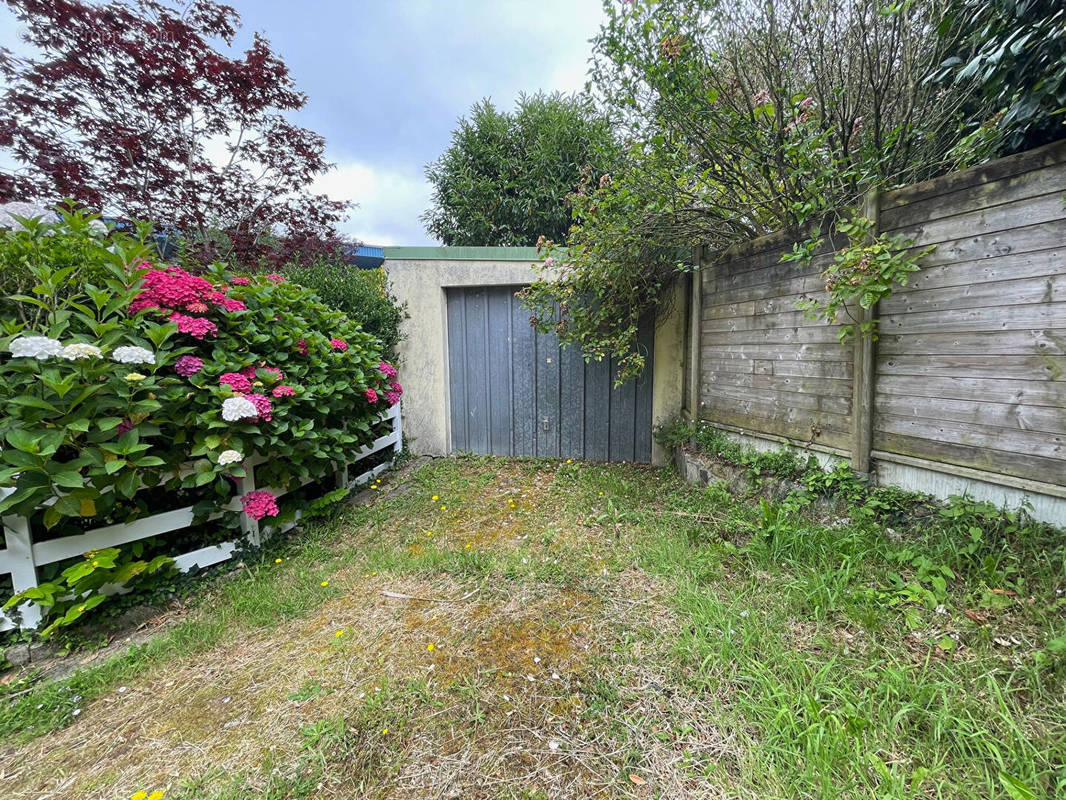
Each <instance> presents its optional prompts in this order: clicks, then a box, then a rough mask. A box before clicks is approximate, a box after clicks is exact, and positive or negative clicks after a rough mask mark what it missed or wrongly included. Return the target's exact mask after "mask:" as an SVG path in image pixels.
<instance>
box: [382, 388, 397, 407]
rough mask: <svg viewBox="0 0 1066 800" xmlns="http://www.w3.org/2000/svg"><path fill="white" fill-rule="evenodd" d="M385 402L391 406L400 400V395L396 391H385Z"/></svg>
mask: <svg viewBox="0 0 1066 800" xmlns="http://www.w3.org/2000/svg"><path fill="white" fill-rule="evenodd" d="M385 402H387V403H388V404H389V405H390V406H394V405H396V404H397V403H399V402H400V395H398V394H396V392H391V391H390V392H385Z"/></svg>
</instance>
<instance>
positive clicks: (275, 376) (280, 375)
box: [263, 367, 285, 381]
mask: <svg viewBox="0 0 1066 800" xmlns="http://www.w3.org/2000/svg"><path fill="white" fill-rule="evenodd" d="M263 372H269V373H270V378H271V380H275V381H280V380H283V379H284V378H285V373H284V372H282V371H281V370H280V369H278V368H277V367H263Z"/></svg>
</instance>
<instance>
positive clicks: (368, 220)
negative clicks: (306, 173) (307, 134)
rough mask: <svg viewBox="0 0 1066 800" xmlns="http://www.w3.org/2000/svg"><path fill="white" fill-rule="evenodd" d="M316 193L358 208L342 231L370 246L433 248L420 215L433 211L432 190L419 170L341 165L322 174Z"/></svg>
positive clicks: (345, 162)
mask: <svg viewBox="0 0 1066 800" xmlns="http://www.w3.org/2000/svg"><path fill="white" fill-rule="evenodd" d="M311 189H312V191H314V192H319V193H322V194H326V195H328V196H329V197H330V198H332V199H334V200H350V201H352V202H355V203H358V204H359V205H358V207H357V208H354V209H352V211H351V214H350V216H349V219H348V221H347V222H346V223H344V224H343V225H342V226H341V230H342V232H344V233H346V234H348V235H350V236H353V237H355V238H356V239H358V240H359V241H361V242H364V243H366V244H372V245H408V246H411V245H431V244H435V242H434V241H433V240H432V239H431V238H430V237H429V236H427V235H426V233H425V231H424V230H423V228H422V223H421V222H419V219H418V217H419V215H420V214H421V213H422V212H423V211H425V209H426V208H428V207H429V198H430V193H431V187H430V185H429V182H428V181H427V180H426V179H425V177H423V175H422V173H421V168H420V167H419V168H418V169H413V168H410V167H407V166H404V167H390V166H382V165H372V164H367V163H363V162H360V161H343V162H340V163H338V165H337V168H336V169H333V170H331V171H330V172H328V173H326V174H325V175H320V176H319V177H318V178H317V179H316V180H315V182H314V184H312V186H311Z"/></svg>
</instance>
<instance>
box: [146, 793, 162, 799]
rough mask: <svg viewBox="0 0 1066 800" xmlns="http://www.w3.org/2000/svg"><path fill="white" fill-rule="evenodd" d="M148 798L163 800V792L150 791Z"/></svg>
mask: <svg viewBox="0 0 1066 800" xmlns="http://www.w3.org/2000/svg"><path fill="white" fill-rule="evenodd" d="M148 800H163V793H162V792H160V791H155V792H152V793H151V794H150V795H148Z"/></svg>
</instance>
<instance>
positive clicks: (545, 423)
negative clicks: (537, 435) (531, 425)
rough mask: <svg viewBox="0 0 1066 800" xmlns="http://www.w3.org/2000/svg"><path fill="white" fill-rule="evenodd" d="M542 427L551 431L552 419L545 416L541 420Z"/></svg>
mask: <svg viewBox="0 0 1066 800" xmlns="http://www.w3.org/2000/svg"><path fill="white" fill-rule="evenodd" d="M540 427H541V428H543V429H544V430H546V431H550V430H551V429H552V421H551V420H550V419H548V418H547V417H545V418H544V419H542V420H541V421H540Z"/></svg>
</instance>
